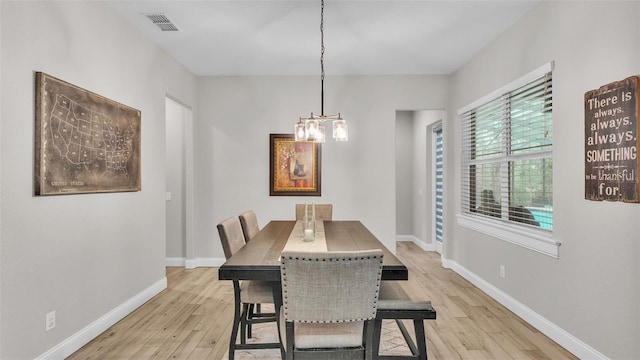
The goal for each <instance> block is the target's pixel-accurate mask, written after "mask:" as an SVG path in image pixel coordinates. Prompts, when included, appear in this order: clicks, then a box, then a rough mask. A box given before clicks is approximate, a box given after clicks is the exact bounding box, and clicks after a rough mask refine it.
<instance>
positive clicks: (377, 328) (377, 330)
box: [371, 319, 382, 360]
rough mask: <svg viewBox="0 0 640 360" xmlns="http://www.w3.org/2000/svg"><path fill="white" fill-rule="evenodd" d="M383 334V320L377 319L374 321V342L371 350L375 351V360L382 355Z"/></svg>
mask: <svg viewBox="0 0 640 360" xmlns="http://www.w3.org/2000/svg"><path fill="white" fill-rule="evenodd" d="M381 333H382V319H375V320H374V321H373V342H372V343H371V349H373V359H374V360H376V359H377V358H378V355H379V354H380V336H381Z"/></svg>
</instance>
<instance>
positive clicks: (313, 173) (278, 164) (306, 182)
mask: <svg viewBox="0 0 640 360" xmlns="http://www.w3.org/2000/svg"><path fill="white" fill-rule="evenodd" d="M320 150H321V145H320V144H319V143H315V142H313V141H295V138H294V136H293V134H269V155H270V161H269V163H270V168H269V195H270V196H320V195H321V193H320V160H321V156H320Z"/></svg>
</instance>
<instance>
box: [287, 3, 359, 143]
mask: <svg viewBox="0 0 640 360" xmlns="http://www.w3.org/2000/svg"><path fill="white" fill-rule="evenodd" d="M320 44H321V46H320V87H321V89H320V115H313V113H311V116H310V117H308V118H304V117H301V118H300V119H299V120H298V122H297V123H296V125H295V131H294V134H295V140H296V141H314V142H319V143H323V142H324V140H325V131H324V123H325V122H326V121H329V120H333V138H334V139H335V140H336V141H347V140H349V131H348V130H349V129H348V126H347V121H346V120H344V119H343V118H342V117H341V116H340V113H338V114H336V115H325V114H324V0H321V7H320Z"/></svg>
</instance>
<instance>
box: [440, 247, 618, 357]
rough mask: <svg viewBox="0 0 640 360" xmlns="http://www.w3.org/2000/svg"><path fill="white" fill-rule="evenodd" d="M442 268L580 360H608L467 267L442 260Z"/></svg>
mask: <svg viewBox="0 0 640 360" xmlns="http://www.w3.org/2000/svg"><path fill="white" fill-rule="evenodd" d="M442 266H443V267H445V268H448V269H452V270H453V271H455V272H456V273H458V274H459V275H460V276H462V277H463V278H465V279H467V280H469V282H471V283H472V284H473V285H475V286H477V287H478V288H479V289H480V290H482V291H484V292H485V293H487V295H489V296H490V297H492V298H493V299H494V300H496V301H497V302H499V303H500V304H502V305H504V306H505V307H506V308H508V309H509V310H511V311H513V312H514V313H515V314H516V315H518V316H520V317H521V318H522V319H524V320H525V321H526V322H528V323H529V324H531V325H532V326H533V327H535V328H536V329H538V330H539V331H540V332H542V333H543V334H545V335H547V336H548V337H550V338H551V339H552V340H553V341H555V342H557V343H558V344H560V346H562V347H564V348H565V349H567V350H568V351H569V352H571V353H572V354H574V355H575V356H577V357H578V358H580V359H608V358H607V357H606V356H604V355H603V354H601V353H600V352H598V351H597V350H596V349H594V348H592V347H590V346H589V345H587V344H585V343H584V342H582V341H581V340H580V339H578V338H576V337H574V336H573V335H571V334H569V333H568V332H566V331H565V330H563V329H562V328H560V327H558V326H557V325H556V324H554V323H552V322H551V321H549V320H547V319H546V318H544V317H543V316H541V315H540V314H538V313H536V312H535V311H533V310H531V309H530V308H528V307H527V306H525V305H524V304H522V303H520V302H518V301H517V300H516V299H514V298H512V297H511V296H509V295H507V294H506V293H504V292H503V291H502V290H500V289H498V288H496V287H495V286H493V285H491V284H490V283H488V282H487V281H485V280H484V279H482V278H481V277H479V276H477V275H476V274H474V273H472V272H471V271H469V270H468V269H466V268H465V267H463V266H461V265H460V264H458V263H457V262H455V261H452V260H446V259H443V260H442Z"/></svg>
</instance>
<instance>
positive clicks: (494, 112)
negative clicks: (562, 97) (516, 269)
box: [459, 63, 557, 255]
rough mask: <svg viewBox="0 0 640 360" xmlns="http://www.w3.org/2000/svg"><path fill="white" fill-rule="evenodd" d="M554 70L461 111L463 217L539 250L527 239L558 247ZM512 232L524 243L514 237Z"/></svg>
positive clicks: (549, 68)
mask: <svg viewBox="0 0 640 360" xmlns="http://www.w3.org/2000/svg"><path fill="white" fill-rule="evenodd" d="M552 67H553V64H552V63H549V64H547V65H545V66H543V67H542V68H539V69H537V70H535V71H534V72H532V73H531V74H528V75H527V76H525V77H523V78H522V79H519V80H517V81H515V82H513V83H512V84H509V85H507V86H505V87H504V88H502V89H500V90H498V91H496V92H494V93H492V94H491V95H489V96H487V97H484V98H482V99H481V100H478V101H476V102H475V103H473V104H472V105H470V106H467V107H465V108H464V109H461V110H460V111H459V115H460V118H461V121H462V181H461V185H462V196H461V212H462V215H463V216H466V217H467V218H469V219H471V221H474V222H476V223H477V224H481V226H480V228H478V229H485V230H486V229H488V228H491V227H497V228H500V229H501V231H503V233H502V234H501V235H500V236H499V237H501V238H503V239H505V240H508V241H512V242H515V243H520V242H524V243H525V244H524V245H525V246H527V247H530V248H533V249H534V250H538V251H541V250H540V249H537V248H536V247H537V245H535V241H534V242H533V244H534V245H531V243H532V242H531V241H529V240H528V239H526V238H527V237H531V236H530V235H531V234H532V233H533V234H537V235H538V237H539V238H541V239H542V240H543V242H547V243H549V244H552V245H556V247H557V244H556V243H555V242H553V241H551V240H549V238H550V236H551V233H552V230H553V171H552V169H553V162H552V145H553V117H552V103H553V102H552V90H553V87H552V76H551V74H552ZM467 224H468V222H467ZM512 231H514V232H515V233H517V234H518V236H517V237H518V239H516V240H513V236H511V235H510V234H508V233H509V232H512ZM488 232H491V231H488ZM534 237H535V236H534ZM543 248H547V247H546V246H543ZM542 252H546V251H542ZM552 252H554V251H552ZM555 253H556V255H557V249H556V250H555Z"/></svg>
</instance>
